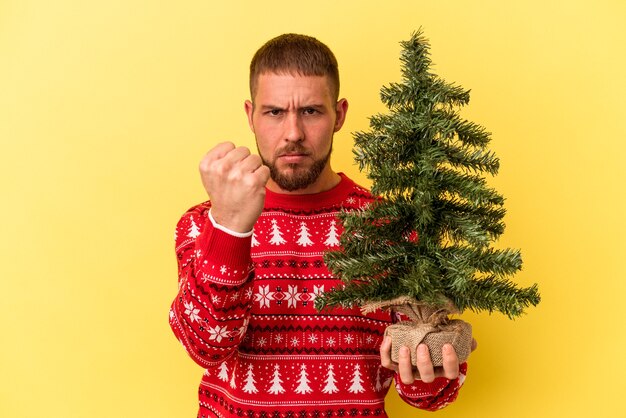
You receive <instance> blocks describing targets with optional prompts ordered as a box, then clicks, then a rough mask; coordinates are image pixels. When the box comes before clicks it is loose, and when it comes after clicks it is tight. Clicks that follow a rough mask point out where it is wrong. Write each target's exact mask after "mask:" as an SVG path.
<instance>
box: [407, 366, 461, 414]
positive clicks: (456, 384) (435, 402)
mask: <svg viewBox="0 0 626 418" xmlns="http://www.w3.org/2000/svg"><path fill="white" fill-rule="evenodd" d="M459 373H460V374H459V377H458V378H456V379H453V380H449V379H446V378H445V377H438V378H436V379H435V380H434V381H433V382H432V383H424V382H423V381H421V380H416V381H415V382H413V384H411V385H405V384H404V383H402V382H401V381H400V378H399V376H398V374H397V373H396V376H395V380H396V390H397V392H398V395H400V398H402V400H404V401H405V402H406V403H408V404H409V405H412V406H414V407H416V408H419V409H424V410H426V411H437V410H439V409H442V408H444V407H446V406H448V405H449V404H451V403H452V402H454V401H455V400H456V398H457V396H458V394H459V389H460V388H461V386H463V382H464V381H465V375H466V374H467V363H463V364H461V366H460V371H459Z"/></svg>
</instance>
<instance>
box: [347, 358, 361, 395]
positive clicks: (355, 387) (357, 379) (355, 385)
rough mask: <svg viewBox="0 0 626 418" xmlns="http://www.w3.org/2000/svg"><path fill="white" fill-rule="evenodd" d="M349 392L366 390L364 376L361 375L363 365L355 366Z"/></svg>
mask: <svg viewBox="0 0 626 418" xmlns="http://www.w3.org/2000/svg"><path fill="white" fill-rule="evenodd" d="M348 392H352V393H361V392H365V388H364V387H363V378H362V377H361V367H360V366H359V365H358V364H357V365H356V366H355V367H354V374H353V375H352V385H351V386H350V387H349V388H348Z"/></svg>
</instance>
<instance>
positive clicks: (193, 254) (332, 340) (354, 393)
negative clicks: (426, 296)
mask: <svg viewBox="0 0 626 418" xmlns="http://www.w3.org/2000/svg"><path fill="white" fill-rule="evenodd" d="M340 175H341V182H340V183H339V184H338V185H337V186H336V187H334V188H333V189H331V190H329V191H327V192H323V193H318V194H312V195H297V196H295V195H286V194H278V193H273V192H271V191H269V190H268V191H267V194H266V199H265V207H264V210H263V212H262V214H261V216H260V217H259V219H258V220H257V222H256V224H255V226H254V231H253V234H252V235H249V234H248V236H246V234H239V235H233V234H231V233H229V232H228V231H226V230H224V229H223V228H221V227H220V226H219V225H216V224H214V223H213V221H212V219H211V218H210V215H209V209H210V207H211V204H210V202H205V203H202V204H200V205H197V206H195V207H193V208H191V209H190V210H189V211H187V212H186V213H185V214H184V215H183V217H182V218H181V219H180V221H179V222H178V224H177V228H176V255H177V258H178V271H179V281H178V285H179V290H178V295H177V296H176V298H175V300H174V302H173V303H172V306H171V309H170V326H171V328H172V330H173V331H174V334H175V335H176V337H177V338H178V339H179V341H180V342H181V343H182V345H183V346H184V347H185V349H186V350H187V352H188V354H189V356H190V357H191V358H192V359H193V360H194V361H195V362H196V363H197V364H199V365H200V366H202V367H203V368H204V369H205V372H204V374H203V376H202V380H201V383H200V388H199V392H198V394H199V412H198V417H230V416H233V417H234V416H240V417H250V418H264V417H267V418H270V417H272V418H274V417H275V418H287V417H299V418H300V417H302V418H304V417H328V418H330V417H348V416H350V417H352V416H374V417H386V416H387V415H386V413H385V408H384V398H385V395H386V393H387V391H388V389H389V387H390V385H391V384H392V383H395V386H396V389H397V391H398V393H399V395H400V397H401V398H402V399H403V400H404V401H405V402H408V403H409V404H411V405H414V406H416V407H418V408H421V409H426V410H437V409H440V408H442V407H444V406H446V405H447V404H449V403H450V402H452V401H453V400H454V399H455V398H456V396H457V394H458V390H459V388H460V386H461V385H462V383H463V379H464V377H465V372H466V364H463V365H462V366H461V375H460V377H459V378H458V379H455V380H448V379H445V378H437V379H435V381H434V382H432V383H424V382H422V381H419V380H417V381H415V383H414V384H411V385H405V384H403V383H402V382H401V381H400V379H399V378H398V377H397V376H396V373H395V372H393V371H391V370H389V369H386V368H384V367H382V366H381V364H380V354H379V347H380V344H381V342H382V338H383V333H384V331H385V328H386V327H387V326H388V325H390V324H391V323H392V322H394V318H393V317H392V314H390V313H389V312H387V311H380V310H379V311H377V312H374V313H371V314H368V315H363V314H361V312H360V310H359V309H358V308H354V309H345V308H335V309H332V310H328V311H324V312H321V313H320V312H318V311H317V310H316V309H315V307H314V302H315V298H316V297H317V296H318V295H320V294H321V293H322V292H325V291H328V290H330V289H332V288H333V287H335V286H337V285H339V284H340V281H339V280H338V279H336V278H335V277H334V276H333V275H332V274H331V273H330V272H329V270H328V269H327V267H326V266H325V264H324V261H323V258H322V257H323V254H324V252H325V251H327V250H329V249H331V250H332V249H337V248H339V245H340V244H339V237H340V234H341V232H342V225H341V223H340V222H339V221H338V218H337V214H338V212H339V211H340V210H342V209H348V210H350V209H359V208H363V207H365V206H366V205H368V204H369V203H370V202H371V201H372V200H373V197H372V195H371V194H370V193H369V192H368V191H367V190H365V189H363V188H361V187H359V186H357V185H356V184H355V183H354V182H353V181H352V180H350V179H348V178H347V177H346V176H345V175H343V174H340Z"/></svg>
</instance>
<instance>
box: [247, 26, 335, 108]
mask: <svg viewBox="0 0 626 418" xmlns="http://www.w3.org/2000/svg"><path fill="white" fill-rule="evenodd" d="M266 73H274V74H291V75H301V76H327V77H328V80H329V87H330V93H331V95H332V96H333V98H334V99H335V101H336V100H337V99H338V97H339V69H338V66H337V59H336V58H335V55H334V54H333V53H332V51H331V50H330V48H328V46H326V45H325V44H323V43H322V42H320V41H318V40H317V39H315V38H313V37H312V36H307V35H299V34H295V33H286V34H283V35H280V36H277V37H275V38H273V39H270V40H269V41H267V42H266V43H265V44H264V45H263V46H262V47H261V48H259V50H258V51H257V52H256V54H254V57H253V58H252V61H251V62H250V96H251V99H252V100H254V95H255V94H256V88H257V81H258V79H259V76H260V75H261V74H266Z"/></svg>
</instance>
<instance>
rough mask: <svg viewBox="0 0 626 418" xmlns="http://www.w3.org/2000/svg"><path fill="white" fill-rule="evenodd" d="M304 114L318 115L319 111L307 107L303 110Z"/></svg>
mask: <svg viewBox="0 0 626 418" xmlns="http://www.w3.org/2000/svg"><path fill="white" fill-rule="evenodd" d="M302 113H304V114H305V115H314V114H316V113H317V110H315V109H313V108H312V107H307V108H305V109H303V110H302Z"/></svg>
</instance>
